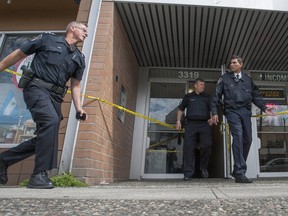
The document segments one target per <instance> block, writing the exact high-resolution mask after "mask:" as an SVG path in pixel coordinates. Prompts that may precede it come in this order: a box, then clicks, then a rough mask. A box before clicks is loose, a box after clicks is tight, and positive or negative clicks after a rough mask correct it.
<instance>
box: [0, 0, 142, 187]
mask: <svg viewBox="0 0 288 216" xmlns="http://www.w3.org/2000/svg"><path fill="white" fill-rule="evenodd" d="M29 2H30V3H31V5H33V2H34V0H30V1H29ZM13 3H14V2H13ZM15 3H17V2H15ZM18 3H19V2H18ZM18 3H17V4H18ZM61 3H62V4H64V5H65V2H63V1H61ZM90 5H91V0H86V1H81V3H80V5H79V10H78V11H77V8H76V6H77V5H76V6H75V5H72V6H70V7H74V8H75V9H76V10H74V11H73V10H71V13H70V14H69V15H67V13H66V12H65V13H63V16H62V15H61V14H60V13H59V14H58V16H59V17H58V20H59V22H58V23H56V22H57V21H55V22H53V23H50V22H49V21H48V20H47V19H46V18H45V15H44V14H43V16H42V17H41V16H40V15H39V14H38V15H37V13H35V16H32V15H31V19H32V20H33V24H29V25H28V24H27V23H22V24H21V26H19V23H18V24H17V25H16V24H15V22H12V23H14V24H15V25H13V24H9V23H8V24H9V25H8V24H6V25H5V23H4V24H3V22H2V24H1V25H0V31H4V30H10V31H13V30H15V31H17V30H18V31H20V30H21V31H26V30H40V31H41V30H46V29H47V30H50V29H61V26H62V27H63V26H65V25H66V24H67V23H68V22H69V21H71V20H77V21H81V22H84V23H87V21H88V16H89V10H90ZM14 6H15V5H14ZM17 7H19V8H18V10H20V9H21V7H24V5H23V4H22V5H21V4H20V5H18V6H17ZM5 8H6V10H8V11H5V13H7V14H9V10H10V11H11V12H10V15H9V16H10V18H11V20H14V19H16V17H15V16H16V15H15V14H16V12H15V11H16V9H12V8H9V5H5ZM14 8H15V7H14ZM30 10H31V11H33V7H30ZM51 10H53V9H51ZM31 11H27V13H29V14H31V13H32V12H31ZM11 13H14V15H13V14H11ZM64 15H65V17H64ZM76 16H77V18H76ZM0 17H1V16H0ZM34 20H35V21H34ZM37 20H40V21H41V22H37ZM45 23H47V24H45ZM48 23H49V24H48ZM62 29H63V28H62ZM80 49H81V47H80ZM138 70H139V68H138V63H137V60H136V57H135V55H134V52H133V50H132V46H131V44H130V42H129V39H128V36H127V34H126V31H125V29H124V26H123V24H122V21H121V18H120V16H119V14H118V11H117V9H116V8H115V6H114V3H113V2H103V3H102V5H101V12H100V18H99V23H98V27H97V31H96V38H95V42H94V48H93V54H92V62H91V64H90V68H89V72H88V73H89V75H88V79H87V87H86V92H85V94H87V95H91V96H95V97H100V98H103V99H105V100H107V101H110V102H113V103H115V104H119V103H120V93H121V88H122V87H124V88H125V90H126V95H127V100H126V108H128V109H131V110H135V104H136V92H137V81H138ZM70 106H71V96H70V95H67V96H66V97H65V100H64V103H63V105H62V112H63V116H64V120H63V121H62V122H61V126H60V130H59V148H58V161H59V160H60V159H61V154H62V149H63V143H64V138H65V134H66V127H67V122H68V117H69V112H70ZM84 109H85V110H86V111H87V113H88V116H89V119H88V121H87V122H82V123H81V124H80V127H79V134H78V139H77V144H76V149H75V154H74V160H73V168H72V174H73V175H75V176H76V177H78V178H79V179H82V180H84V181H85V182H86V183H88V184H91V185H93V184H98V183H101V182H112V181H116V180H124V179H128V178H129V167H130V159H131V148H132V136H133V125H134V116H132V115H130V114H127V113H126V114H125V119H124V123H122V122H121V121H120V120H119V119H118V118H117V114H118V110H117V109H115V108H113V107H111V106H109V105H106V104H104V103H100V102H98V101H95V100H91V99H85V101H84ZM4 150H5V149H0V151H4ZM33 167H34V157H30V158H28V159H26V160H24V161H22V162H19V163H17V164H15V165H13V166H11V167H9V170H8V175H9V181H8V184H7V185H17V184H19V183H20V182H21V181H23V180H24V179H27V178H29V177H30V175H31V173H32V171H33ZM56 172H57V171H55V173H56Z"/></svg>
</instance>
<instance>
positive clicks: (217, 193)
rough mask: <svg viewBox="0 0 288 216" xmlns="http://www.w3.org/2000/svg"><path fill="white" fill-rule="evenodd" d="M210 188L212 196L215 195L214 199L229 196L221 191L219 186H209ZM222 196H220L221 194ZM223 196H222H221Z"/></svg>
mask: <svg viewBox="0 0 288 216" xmlns="http://www.w3.org/2000/svg"><path fill="white" fill-rule="evenodd" d="M210 189H211V191H212V193H213V194H214V196H215V197H216V199H223V198H224V197H225V198H229V196H228V195H227V194H225V193H223V192H222V191H221V190H220V189H219V188H217V187H216V188H215V187H213V188H212V187H211V188H210ZM220 194H221V195H222V196H221V195H220ZM223 196H224V197H223Z"/></svg>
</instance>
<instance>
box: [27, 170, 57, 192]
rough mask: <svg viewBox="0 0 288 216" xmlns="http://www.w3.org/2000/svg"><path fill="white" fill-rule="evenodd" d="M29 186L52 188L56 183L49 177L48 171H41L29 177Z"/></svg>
mask: <svg viewBox="0 0 288 216" xmlns="http://www.w3.org/2000/svg"><path fill="white" fill-rule="evenodd" d="M27 188H35V189H52V188H54V185H53V183H52V181H51V180H50V179H49V178H48V176H47V172H46V171H40V172H37V173H33V174H32V176H31V177H30V179H29V182H28V185H27Z"/></svg>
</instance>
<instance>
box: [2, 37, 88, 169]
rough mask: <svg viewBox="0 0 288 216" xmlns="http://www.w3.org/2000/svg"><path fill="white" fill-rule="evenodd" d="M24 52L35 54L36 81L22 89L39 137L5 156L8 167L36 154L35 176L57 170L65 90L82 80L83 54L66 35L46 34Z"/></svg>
mask: <svg viewBox="0 0 288 216" xmlns="http://www.w3.org/2000/svg"><path fill="white" fill-rule="evenodd" d="M20 49H21V50H22V52H23V53H25V54H26V55H31V54H33V53H35V56H34V59H33V61H32V64H31V68H32V70H33V71H34V72H35V74H34V79H33V81H31V82H30V83H29V85H28V86H27V87H25V88H24V89H23V96H24V101H25V103H26V105H27V108H28V109H29V111H30V112H31V115H32V118H33V120H34V122H35V123H36V131H35V135H36V137H34V138H32V139H30V140H27V141H25V142H23V143H21V144H19V145H18V146H16V147H14V148H10V149H8V150H7V151H5V152H3V153H2V159H3V160H4V161H5V163H6V164H7V165H9V166H10V165H12V164H14V163H17V162H18V161H21V160H23V159H25V158H27V157H29V156H32V155H33V154H35V167H34V173H37V172H39V171H46V170H51V169H53V168H56V167H57V151H58V130H59V126H60V121H61V120H62V119H63V118H62V114H61V104H62V102H63V98H62V97H63V96H64V95H65V93H64V94H63V91H65V85H66V83H67V81H68V80H69V78H71V77H73V78H75V79H77V80H81V79H82V75H83V72H84V69H85V60H84V55H83V54H82V53H81V52H80V51H79V50H78V49H77V48H76V47H75V46H72V47H71V46H70V45H69V44H68V43H67V42H66V40H65V38H64V37H63V36H57V35H55V34H53V33H44V34H41V35H39V36H38V37H37V38H35V39H32V40H31V41H29V42H27V43H24V44H23V45H22V46H21V48H20Z"/></svg>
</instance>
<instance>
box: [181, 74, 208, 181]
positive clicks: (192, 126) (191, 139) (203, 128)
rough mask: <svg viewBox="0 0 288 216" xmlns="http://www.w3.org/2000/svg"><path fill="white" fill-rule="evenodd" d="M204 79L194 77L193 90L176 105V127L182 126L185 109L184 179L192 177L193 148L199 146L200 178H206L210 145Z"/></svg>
mask: <svg viewBox="0 0 288 216" xmlns="http://www.w3.org/2000/svg"><path fill="white" fill-rule="evenodd" d="M204 89H205V81H204V80H203V79H200V78H198V79H196V80H195V82H194V91H193V92H191V93H188V94H186V95H185V96H184V98H183V100H182V102H181V104H180V105H179V106H178V112H177V123H176V129H178V130H180V129H181V128H182V125H181V118H182V115H183V112H184V111H185V109H186V118H187V125H186V126H185V132H184V147H183V173H184V178H183V180H184V181H188V180H190V179H191V178H192V176H193V175H194V172H195V148H197V147H200V171H201V176H202V178H208V177H209V173H208V171H207V166H208V163H209V159H210V155H211V147H212V134H211V133H212V130H211V125H212V124H211V123H212V122H211V118H210V107H211V98H210V95H208V94H207V93H205V92H204Z"/></svg>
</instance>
